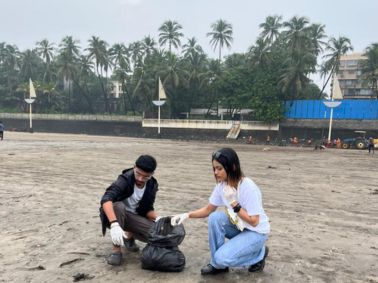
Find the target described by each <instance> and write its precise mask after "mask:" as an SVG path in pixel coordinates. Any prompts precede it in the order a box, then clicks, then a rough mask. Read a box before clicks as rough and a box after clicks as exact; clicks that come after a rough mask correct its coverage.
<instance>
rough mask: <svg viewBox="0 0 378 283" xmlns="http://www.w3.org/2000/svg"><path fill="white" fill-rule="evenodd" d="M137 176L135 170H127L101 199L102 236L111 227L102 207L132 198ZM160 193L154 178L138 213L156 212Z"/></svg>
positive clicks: (147, 186) (147, 188)
mask: <svg viewBox="0 0 378 283" xmlns="http://www.w3.org/2000/svg"><path fill="white" fill-rule="evenodd" d="M134 184H135V176H134V170H133V168H129V169H125V170H123V171H122V174H121V175H119V176H118V178H117V180H116V181H115V182H114V183H112V184H111V185H110V186H109V187H108V188H107V189H106V191H105V193H104V195H103V196H102V198H101V207H100V218H101V224H102V234H103V235H105V232H106V228H109V227H110V223H109V220H108V218H107V217H106V215H105V212H104V210H103V209H102V205H103V204H104V203H105V202H107V201H112V202H113V203H114V202H117V201H123V200H124V199H126V198H128V197H130V196H131V195H132V194H133V193H134ZM157 191H158V183H157V181H156V179H155V178H154V177H151V179H150V180H148V181H147V183H146V190H145V191H144V194H143V197H142V199H141V200H140V202H139V205H138V207H137V208H136V212H137V213H138V214H139V215H141V216H144V217H145V216H146V214H147V213H148V212H149V211H151V210H154V202H155V197H156V192H157Z"/></svg>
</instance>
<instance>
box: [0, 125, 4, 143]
mask: <svg viewBox="0 0 378 283" xmlns="http://www.w3.org/2000/svg"><path fill="white" fill-rule="evenodd" d="M0 138H1V140H3V139H4V124H3V122H2V121H0Z"/></svg>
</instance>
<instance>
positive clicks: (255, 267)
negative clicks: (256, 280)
mask: <svg viewBox="0 0 378 283" xmlns="http://www.w3.org/2000/svg"><path fill="white" fill-rule="evenodd" d="M268 254H269V248H268V247H265V254H264V257H263V259H262V260H260V261H259V262H258V263H255V264H253V265H251V266H250V267H249V268H248V271H249V272H261V271H263V270H264V267H265V259H266V257H267V256H268Z"/></svg>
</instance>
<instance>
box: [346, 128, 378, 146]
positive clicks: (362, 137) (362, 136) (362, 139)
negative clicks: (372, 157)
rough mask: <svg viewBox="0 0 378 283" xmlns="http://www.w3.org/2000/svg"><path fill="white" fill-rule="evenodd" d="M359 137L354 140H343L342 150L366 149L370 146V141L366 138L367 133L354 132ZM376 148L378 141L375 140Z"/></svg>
mask: <svg viewBox="0 0 378 283" xmlns="http://www.w3.org/2000/svg"><path fill="white" fill-rule="evenodd" d="M354 132H355V133H356V134H359V136H357V137H354V138H346V139H343V142H342V146H341V147H342V148H344V149H347V148H357V149H366V148H368V145H369V139H368V138H366V131H354ZM374 147H375V148H378V139H374Z"/></svg>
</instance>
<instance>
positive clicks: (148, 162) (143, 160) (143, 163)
mask: <svg viewBox="0 0 378 283" xmlns="http://www.w3.org/2000/svg"><path fill="white" fill-rule="evenodd" d="M135 166H136V167H138V168H139V169H141V170H143V171H144V172H147V173H153V172H154V171H155V169H156V166H157V163H156V159H155V158H154V157H152V156H151V155H147V154H146V155H141V156H139V157H138V159H137V160H136V161H135Z"/></svg>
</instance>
